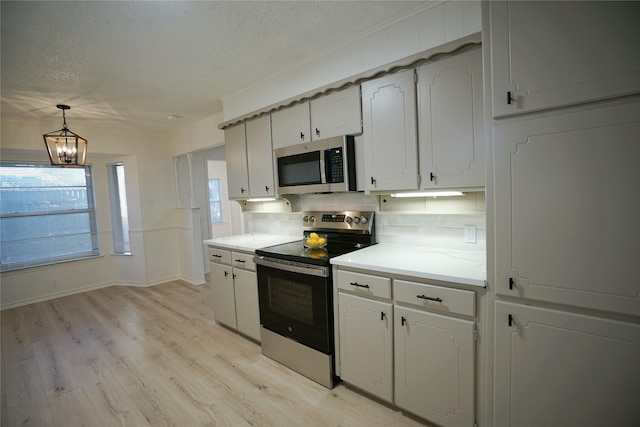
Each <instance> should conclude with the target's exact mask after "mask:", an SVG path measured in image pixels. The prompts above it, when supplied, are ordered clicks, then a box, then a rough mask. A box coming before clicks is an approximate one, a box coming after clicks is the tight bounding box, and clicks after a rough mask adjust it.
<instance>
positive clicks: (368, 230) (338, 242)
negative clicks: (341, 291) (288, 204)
mask: <svg viewBox="0 0 640 427" xmlns="http://www.w3.org/2000/svg"><path fill="white" fill-rule="evenodd" d="M373 216H374V212H357V211H339V212H335V211H332V212H323V211H308V212H303V214H302V226H303V229H304V231H303V238H302V239H301V240H299V241H296V242H290V243H285V244H282V245H275V246H269V247H266V248H261V249H257V250H256V255H258V256H265V257H271V258H278V259H283V260H287V261H292V262H303V263H307V264H313V265H321V266H328V265H329V264H330V263H329V260H330V259H331V258H333V257H336V256H339V255H343V254H346V253H348V252H352V251H355V250H357V249H361V248H364V247H367V246H370V245H372V244H374V243H375V238H374V233H373V230H374V228H373ZM312 232H318V233H322V234H326V235H327V245H326V246H325V247H324V248H317V249H314V248H306V247H305V245H304V241H305V239H306V238H307V237H308V236H309V234H310V233H312Z"/></svg>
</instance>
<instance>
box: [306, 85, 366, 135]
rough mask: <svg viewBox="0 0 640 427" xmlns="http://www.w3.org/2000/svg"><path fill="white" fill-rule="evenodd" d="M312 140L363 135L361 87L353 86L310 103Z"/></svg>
mask: <svg viewBox="0 0 640 427" xmlns="http://www.w3.org/2000/svg"><path fill="white" fill-rule="evenodd" d="M310 108H311V139H315V140H317V139H324V138H331V137H333V136H340V135H357V134H360V133H362V102H361V101H360V86H351V87H350V88H348V89H344V90H341V91H339V92H333V93H330V94H328V95H325V96H321V97H320V98H318V99H314V100H313V101H311V102H310Z"/></svg>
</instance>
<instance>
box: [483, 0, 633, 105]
mask: <svg viewBox="0 0 640 427" xmlns="http://www.w3.org/2000/svg"><path fill="white" fill-rule="evenodd" d="M487 5H488V7H489V9H490V19H491V31H489V32H487V34H488V35H489V37H490V47H491V56H490V57H491V68H492V76H491V78H492V87H493V89H492V90H493V115H494V117H499V116H504V115H508V114H519V113H524V112H528V111H535V110H541V109H546V108H551V107H559V106H563V105H570V104H576V103H580V102H586V101H591V100H597V99H605V98H610V97H615V96H621V95H626V94H630V93H638V91H640V49H639V48H638V46H639V45H640V33H639V28H640V26H638V17H639V16H640V2H633V1H632V2H606V1H602V2H599V1H587V2H584V1H576V2H574V1H550V2H538V1H513V0H512V1H499V2H489V3H487ZM509 92H510V93H511V97H512V98H515V100H511V101H509V100H508V93H509Z"/></svg>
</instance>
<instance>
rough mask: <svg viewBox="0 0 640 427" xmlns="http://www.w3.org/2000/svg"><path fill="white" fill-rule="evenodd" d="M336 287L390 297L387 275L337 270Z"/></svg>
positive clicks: (389, 283) (364, 293)
mask: <svg viewBox="0 0 640 427" xmlns="http://www.w3.org/2000/svg"><path fill="white" fill-rule="evenodd" d="M338 288H339V289H345V290H348V291H353V292H356V293H357V294H359V295H367V296H375V297H380V298H386V299H391V279H389V278H388V277H380V276H371V275H369V274H362V273H354V272H351V271H341V270H338Z"/></svg>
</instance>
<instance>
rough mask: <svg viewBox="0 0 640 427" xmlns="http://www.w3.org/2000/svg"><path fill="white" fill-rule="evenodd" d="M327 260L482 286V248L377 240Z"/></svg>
mask: <svg viewBox="0 0 640 427" xmlns="http://www.w3.org/2000/svg"><path fill="white" fill-rule="evenodd" d="M331 264H333V265H338V266H344V267H352V268H360V269H365V270H372V271H373V272H379V273H391V274H400V275H404V276H412V277H416V278H422V279H433V280H442V281H445V282H453V283H462V284H466V285H474V286H482V287H484V286H485V280H486V278H487V260H486V254H485V253H484V252H471V251H456V250H447V249H433V248H425V247H420V246H404V245H391V244H385V243H379V244H377V245H373V246H369V247H367V248H364V249H359V250H357V251H354V252H349V253H348V254H344V255H341V256H338V257H335V258H332V259H331Z"/></svg>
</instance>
